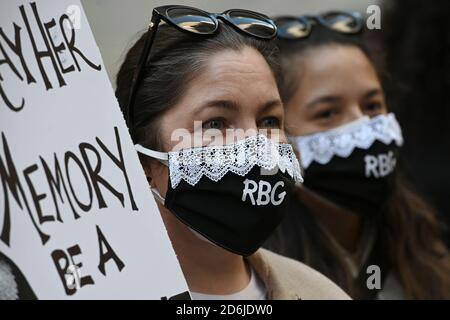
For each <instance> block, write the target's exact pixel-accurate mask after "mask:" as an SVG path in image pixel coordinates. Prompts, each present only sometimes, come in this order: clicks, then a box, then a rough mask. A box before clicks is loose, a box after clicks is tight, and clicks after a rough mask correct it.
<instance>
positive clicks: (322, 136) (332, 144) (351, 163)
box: [292, 114, 403, 216]
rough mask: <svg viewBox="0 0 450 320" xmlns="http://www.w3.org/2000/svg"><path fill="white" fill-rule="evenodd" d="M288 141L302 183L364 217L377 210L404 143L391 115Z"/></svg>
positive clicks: (385, 194)
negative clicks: (294, 148) (299, 164)
mask: <svg viewBox="0 0 450 320" xmlns="http://www.w3.org/2000/svg"><path fill="white" fill-rule="evenodd" d="M292 140H293V141H294V142H295V144H296V146H297V148H298V150H299V152H300V158H301V162H302V165H303V169H304V177H305V183H304V185H305V187H307V188H308V189H310V190H312V191H314V192H316V193H317V194H319V195H321V196H323V197H324V198H326V199H327V200H330V201H332V202H334V203H335V204H337V205H339V206H340V207H343V208H346V209H349V210H351V211H352V212H355V213H358V214H361V215H364V216H374V215H376V214H377V213H378V212H380V211H381V209H382V207H383V206H384V205H385V204H386V200H387V197H388V196H389V193H390V190H391V189H390V188H391V187H392V184H393V177H394V172H395V168H396V163H397V159H398V155H399V147H400V146H401V145H402V144H403V138H402V133H401V129H400V126H399V125H398V122H397V120H396V119H395V116H394V115H393V114H388V115H380V116H377V117H375V118H372V119H369V118H363V119H361V120H357V121H355V122H352V123H350V124H348V125H345V126H342V127H339V128H336V129H333V130H329V131H325V132H320V133H317V134H312V135H308V136H301V137H293V138H292Z"/></svg>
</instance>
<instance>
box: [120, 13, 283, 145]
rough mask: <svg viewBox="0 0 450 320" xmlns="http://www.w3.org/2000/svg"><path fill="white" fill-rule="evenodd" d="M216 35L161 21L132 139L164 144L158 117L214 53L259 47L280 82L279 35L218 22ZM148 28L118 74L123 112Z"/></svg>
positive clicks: (139, 91)
mask: <svg viewBox="0 0 450 320" xmlns="http://www.w3.org/2000/svg"><path fill="white" fill-rule="evenodd" d="M219 24H220V25H219V32H218V33H217V34H215V35H208V36H204V35H203V36H202V35H195V34H187V33H185V32H181V31H179V30H177V29H175V28H174V27H172V26H169V25H161V26H160V27H159V28H158V30H157V32H156V37H155V39H154V42H153V46H152V49H151V53H150V57H149V59H148V60H147V62H146V64H145V67H144V71H143V76H142V80H141V82H140V86H139V88H138V89H137V92H136V97H135V102H134V103H135V105H134V121H135V125H134V128H133V132H134V133H135V134H134V136H133V140H134V142H135V143H140V144H142V145H144V146H146V147H148V148H153V149H161V148H162V145H161V141H160V139H159V134H158V133H159V120H160V118H161V116H162V115H163V114H164V113H165V112H166V111H167V110H169V109H170V108H171V107H173V106H174V105H175V104H176V103H177V102H178V101H179V100H180V98H181V97H182V96H183V94H184V93H185V91H186V88H187V86H188V84H189V82H190V81H191V80H192V79H193V78H195V77H196V76H197V75H198V74H199V73H201V72H202V71H203V68H204V67H205V65H206V64H207V62H208V59H209V58H210V57H211V56H212V55H213V54H215V53H217V52H221V51H226V50H234V51H240V50H242V49H244V48H245V47H249V48H253V49H255V50H257V51H258V52H259V53H260V54H261V55H262V56H263V57H264V59H265V60H266V62H267V64H268V65H269V67H270V68H271V70H272V72H273V75H274V77H275V80H276V81H277V83H278V82H279V78H280V76H279V74H280V73H279V63H278V50H277V46H276V40H275V39H274V40H263V39H257V38H254V37H251V36H248V35H244V34H242V33H239V32H238V31H236V30H234V29H233V28H232V27H230V26H228V25H226V24H224V23H222V22H219ZM144 40H145V34H144V35H142V36H141V37H140V39H139V40H137V42H136V43H135V44H134V45H133V46H132V47H131V48H130V49H129V50H128V53H127V54H126V57H125V60H124V61H123V63H122V65H121V67H120V70H119V72H118V74H117V89H116V97H117V99H118V101H119V105H120V107H121V109H122V112H123V114H124V115H126V114H127V110H126V109H127V103H128V97H129V91H130V83H131V81H132V77H133V73H134V70H135V68H136V66H137V64H138V59H139V57H140V54H141V52H142V49H143V45H144Z"/></svg>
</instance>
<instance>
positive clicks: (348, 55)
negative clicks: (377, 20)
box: [267, 12, 450, 299]
mask: <svg viewBox="0 0 450 320" xmlns="http://www.w3.org/2000/svg"><path fill="white" fill-rule="evenodd" d="M276 23H277V26H278V35H279V47H280V51H281V60H282V73H283V80H282V85H281V88H280V93H281V97H282V100H283V102H284V104H285V118H286V130H287V133H288V135H289V136H290V139H291V142H292V143H293V145H294V146H295V147H296V148H297V150H298V152H299V154H300V158H301V163H302V167H303V171H304V178H305V182H304V184H303V187H302V188H301V189H300V191H299V192H298V201H297V204H295V205H292V206H291V210H290V213H289V216H288V217H287V218H286V219H285V220H284V221H283V223H282V225H281V226H280V228H279V229H278V230H277V233H276V234H275V235H274V236H273V237H272V238H271V239H270V240H269V241H268V243H267V247H268V248H270V249H272V250H274V251H275V252H278V253H281V254H283V255H286V256H288V257H291V258H295V259H297V260H299V261H302V262H304V263H306V264H308V265H310V266H312V267H313V268H315V269H317V270H319V271H321V272H322V273H324V274H325V275H327V276H328V277H330V278H331V279H333V280H334V281H336V283H338V284H339V285H340V286H341V287H342V288H344V290H345V291H347V293H349V294H350V295H351V296H352V297H353V298H363V299H369V298H380V299H382V298H387V299H395V298H409V299H443V298H450V258H449V253H448V251H447V249H446V247H445V245H444V244H443V242H442V241H441V238H440V231H441V230H440V226H439V224H438V222H437V219H436V216H435V213H434V212H433V209H432V208H431V207H430V206H429V204H428V203H427V202H426V201H425V200H424V199H423V198H422V197H421V196H420V195H419V194H417V193H416V192H415V191H414V190H413V189H412V188H411V187H410V185H409V184H408V183H407V181H406V180H405V178H404V177H403V175H402V169H401V162H402V161H407V159H402V158H401V156H399V155H400V153H399V149H400V147H401V145H402V144H403V136H402V133H401V129H400V127H399V125H398V123H397V120H396V119H395V116H394V115H393V114H390V113H389V112H388V106H387V102H386V101H385V95H384V87H383V80H384V76H383V74H382V73H381V72H380V69H379V68H377V66H378V63H377V62H376V61H375V59H373V58H372V56H373V51H372V50H369V49H368V48H367V46H366V45H365V44H364V41H363V34H362V20H361V19H360V18H359V17H358V16H357V15H355V14H353V13H345V12H330V13H327V14H324V15H318V16H303V17H282V18H279V19H276ZM371 276H374V277H371ZM377 276H381V281H380V283H379V282H378V281H377V280H376V277H377Z"/></svg>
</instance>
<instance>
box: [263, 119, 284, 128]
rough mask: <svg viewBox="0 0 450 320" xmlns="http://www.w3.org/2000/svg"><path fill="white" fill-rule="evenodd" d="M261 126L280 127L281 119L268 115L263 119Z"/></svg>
mask: <svg viewBox="0 0 450 320" xmlns="http://www.w3.org/2000/svg"><path fill="white" fill-rule="evenodd" d="M259 126H260V127H262V128H280V127H281V121H280V119H278V118H276V117H268V118H265V119H263V120H261V122H260V124H259Z"/></svg>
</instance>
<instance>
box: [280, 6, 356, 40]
mask: <svg viewBox="0 0 450 320" xmlns="http://www.w3.org/2000/svg"><path fill="white" fill-rule="evenodd" d="M274 21H275V24H276V25H277V29H278V31H277V33H278V34H277V35H278V38H280V39H287V40H296V39H303V38H306V37H308V36H309V35H310V34H311V30H312V27H313V25H314V24H320V25H322V26H324V27H326V28H328V29H330V30H333V31H336V32H339V33H344V34H355V33H358V32H360V31H361V30H362V27H363V20H362V18H361V15H360V14H359V13H357V12H344V11H330V12H327V13H324V14H319V15H316V16H311V15H305V16H300V17H291V16H282V17H277V18H275V19H274Z"/></svg>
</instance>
